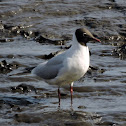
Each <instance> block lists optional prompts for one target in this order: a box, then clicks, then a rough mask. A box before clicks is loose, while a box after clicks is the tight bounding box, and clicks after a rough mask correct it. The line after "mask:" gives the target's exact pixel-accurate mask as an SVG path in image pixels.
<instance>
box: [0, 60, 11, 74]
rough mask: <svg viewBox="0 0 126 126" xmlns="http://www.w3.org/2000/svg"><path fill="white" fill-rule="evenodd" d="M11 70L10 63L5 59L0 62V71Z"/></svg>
mask: <svg viewBox="0 0 126 126" xmlns="http://www.w3.org/2000/svg"><path fill="white" fill-rule="evenodd" d="M10 71H12V65H11V64H8V63H7V62H6V60H3V61H1V62H0V73H6V72H10Z"/></svg>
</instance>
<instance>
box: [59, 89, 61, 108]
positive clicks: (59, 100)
mask: <svg viewBox="0 0 126 126" xmlns="http://www.w3.org/2000/svg"><path fill="white" fill-rule="evenodd" d="M58 98H59V106H60V98H61V95H60V89H59V88H58Z"/></svg>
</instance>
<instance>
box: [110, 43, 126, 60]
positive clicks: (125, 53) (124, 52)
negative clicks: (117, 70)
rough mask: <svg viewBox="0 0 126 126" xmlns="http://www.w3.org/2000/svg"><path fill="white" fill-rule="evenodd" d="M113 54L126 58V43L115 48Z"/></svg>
mask: <svg viewBox="0 0 126 126" xmlns="http://www.w3.org/2000/svg"><path fill="white" fill-rule="evenodd" d="M112 54H113V55H115V56H118V57H120V59H125V58H126V44H123V45H122V46H119V47H117V48H116V49H114V50H113V53H112Z"/></svg>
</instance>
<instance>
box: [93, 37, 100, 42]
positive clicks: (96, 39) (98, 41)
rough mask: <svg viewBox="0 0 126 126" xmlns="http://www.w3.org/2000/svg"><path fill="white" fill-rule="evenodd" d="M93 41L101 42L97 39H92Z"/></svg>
mask: <svg viewBox="0 0 126 126" xmlns="http://www.w3.org/2000/svg"><path fill="white" fill-rule="evenodd" d="M93 39H94V40H95V41H97V42H101V41H100V40H99V39H97V38H93Z"/></svg>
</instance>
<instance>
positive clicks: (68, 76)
mask: <svg viewBox="0 0 126 126" xmlns="http://www.w3.org/2000/svg"><path fill="white" fill-rule="evenodd" d="M89 41H98V42H100V40H99V39H97V38H95V37H94V36H93V35H92V34H91V33H90V32H89V31H88V30H87V29H85V28H79V29H77V30H76V31H75V33H74V34H73V43H72V47H71V48H70V49H68V50H67V51H66V52H64V53H62V54H59V55H57V56H56V57H53V58H52V59H50V60H49V61H48V62H44V63H41V64H39V65H38V66H37V67H35V68H34V69H33V70H32V74H35V75H37V76H39V77H40V78H42V79H43V80H44V81H45V82H47V83H49V84H55V85H58V97H59V105H60V90H59V88H60V86H62V85H65V84H70V92H71V102H72V93H73V82H74V81H76V80H78V79H80V78H81V77H83V76H84V74H85V73H86V72H87V70H88V68H89V64H90V56H89V49H88V46H87V42H89Z"/></svg>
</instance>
